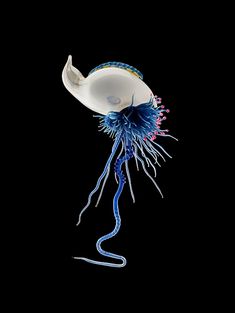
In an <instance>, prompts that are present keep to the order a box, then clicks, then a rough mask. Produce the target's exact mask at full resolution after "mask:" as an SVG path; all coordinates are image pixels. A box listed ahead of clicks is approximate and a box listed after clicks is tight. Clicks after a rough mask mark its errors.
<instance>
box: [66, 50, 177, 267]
mask: <svg viewBox="0 0 235 313" xmlns="http://www.w3.org/2000/svg"><path fill="white" fill-rule="evenodd" d="M62 79H63V82H64V85H65V87H66V88H67V89H68V91H69V92H70V93H71V94H72V95H74V96H75V97H76V98H77V99H78V100H79V101H80V102H81V103H83V104H84V105H85V106H87V107H88V108H89V109H91V110H93V111H95V112H96V113H98V114H97V115H95V117H98V118H99V123H100V125H99V128H100V131H103V132H104V133H106V134H108V135H109V136H110V137H111V138H112V139H113V140H114V143H113V147H112V151H111V153H110V156H109V158H108V160H107V162H106V164H105V167H104V170H103V172H102V173H101V175H100V177H99V179H98V181H97V184H96V186H95V188H94V189H93V190H92V191H91V192H90V194H89V196H88V201H87V204H86V205H85V206H84V208H83V209H82V210H81V212H80V214H79V218H78V222H77V225H79V224H80V223H81V217H82V216H83V214H84V212H85V211H86V210H87V208H88V207H89V206H90V204H91V201H92V197H93V196H94V195H95V193H97V192H98V191H99V195H98V199H97V202H96V207H97V206H98V203H99V201H100V199H101V196H102V193H103V190H104V188H105V184H106V182H107V179H108V176H109V174H110V170H111V166H112V162H113V163H114V165H113V166H114V175H115V179H116V181H117V183H118V186H117V191H116V193H115V194H114V198H113V214H114V218H115V222H116V223H115V227H114V229H113V230H112V231H111V232H110V233H108V234H107V235H104V236H102V237H101V238H100V239H98V241H97V243H96V248H97V250H98V252H99V253H100V254H101V255H103V256H105V257H109V258H111V259H115V260H118V261H119V262H118V263H115V262H102V261H96V260H92V259H88V258H85V257H74V258H75V259H78V260H83V261H86V262H89V263H92V264H96V265H103V266H109V267H116V268H119V267H123V266H125V265H126V262H127V261H126V259H125V257H123V256H121V255H118V254H114V253H111V252H108V251H105V250H104V249H103V248H102V243H103V242H104V241H105V240H108V239H110V238H112V237H114V236H115V235H116V234H117V233H118V231H119V229H120V227H121V217H120V213H119V206H118V201H119V198H120V196H121V193H122V191H123V188H124V185H125V183H126V182H128V184H129V190H130V193H131V196H132V199H133V202H135V195H134V191H133V188H132V183H131V175H130V172H129V168H128V162H129V161H130V160H131V159H134V160H135V163H136V167H137V170H139V167H142V169H143V171H144V172H145V174H146V175H147V176H148V177H149V179H150V180H151V181H152V183H153V184H154V186H155V187H156V189H157V190H158V192H159V193H160V195H161V196H162V197H163V194H162V192H161V190H160V188H159V186H158V185H157V183H156V181H155V179H154V177H156V168H155V166H156V164H157V165H158V166H160V159H162V160H163V161H166V159H165V158H166V156H167V157H170V158H171V156H170V155H169V154H168V153H167V152H166V151H165V149H164V148H163V147H162V146H161V145H160V144H159V143H158V140H157V139H158V137H160V136H161V137H171V138H173V139H175V140H177V139H176V138H175V137H173V136H171V135H170V134H169V133H168V130H167V129H162V122H163V121H164V120H165V119H166V114H167V113H169V109H165V106H164V105H162V104H161V101H162V99H161V98H160V97H157V96H154V95H153V93H152V91H151V90H150V89H149V87H148V86H147V85H146V84H145V83H144V82H143V75H142V74H141V73H140V72H139V71H138V70H137V69H136V68H134V67H132V66H129V65H127V64H124V63H121V62H108V63H104V64H101V65H99V66H97V67H96V68H94V69H93V70H92V71H91V72H90V73H89V75H88V76H87V77H86V78H85V77H84V76H83V75H82V74H81V73H80V72H79V71H78V70H77V69H76V68H75V67H73V65H72V57H71V56H69V58H68V61H67V63H66V65H65V67H64V70H63V73H62ZM147 167H148V168H151V169H152V171H153V176H154V177H153V176H152V175H151V174H150V172H149V170H148V169H147Z"/></svg>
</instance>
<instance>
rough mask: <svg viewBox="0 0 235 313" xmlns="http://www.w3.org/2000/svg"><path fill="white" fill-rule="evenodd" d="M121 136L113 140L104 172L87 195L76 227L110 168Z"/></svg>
mask: <svg viewBox="0 0 235 313" xmlns="http://www.w3.org/2000/svg"><path fill="white" fill-rule="evenodd" d="M121 136H122V133H120V134H119V135H118V136H117V138H116V139H115V142H114V144H113V148H112V153H111V154H110V156H109V158H108V161H107V163H106V165H105V167H104V170H103V172H102V174H101V175H100V177H99V179H98V181H97V183H96V186H95V188H94V189H93V190H92V191H91V192H90V194H89V196H88V201H87V204H86V205H85V207H84V208H83V209H82V211H81V212H80V214H79V217H78V222H77V224H76V225H77V226H78V225H79V224H80V223H81V216H82V214H83V213H84V211H85V210H86V209H87V208H88V207H89V205H90V203H91V198H92V196H93V195H94V193H96V191H97V190H98V189H99V187H100V183H101V181H102V179H103V178H104V177H105V175H106V173H107V171H108V168H109V166H110V163H111V161H112V159H113V157H114V155H115V153H116V151H117V148H118V146H119V144H120V141H121Z"/></svg>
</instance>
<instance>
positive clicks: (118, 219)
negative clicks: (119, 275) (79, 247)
mask: <svg viewBox="0 0 235 313" xmlns="http://www.w3.org/2000/svg"><path fill="white" fill-rule="evenodd" d="M125 152H126V154H125V155H124V156H122V157H120V158H118V159H117V160H116V163H115V167H114V168H115V172H116V173H117V176H118V180H119V182H118V189H117V191H116V194H115V196H114V198H113V213H114V217H115V222H116V223H115V227H114V230H113V231H112V232H110V233H109V234H107V235H104V236H102V237H101V238H100V239H98V241H97V243H96V248H97V250H98V252H99V253H100V254H102V255H104V256H107V257H110V258H113V259H117V260H121V261H122V263H120V264H115V263H110V262H100V261H95V260H91V259H88V258H82V257H75V259H79V260H83V261H86V262H89V263H93V264H97V265H103V266H109V267H123V266H125V265H126V259H125V258H124V257H123V256H121V255H118V254H114V253H111V252H107V251H105V250H103V249H102V248H101V243H102V242H103V241H105V240H108V239H110V238H112V237H114V236H115V235H116V234H117V233H118V231H119V229H120V227H121V217H120V214H119V207H118V200H119V198H120V195H121V193H122V191H123V187H124V184H125V182H126V178H125V175H124V174H123V171H122V168H121V167H122V164H123V163H124V162H125V161H127V160H129V159H130V158H131V157H133V149H132V147H130V146H127V147H126V149H125Z"/></svg>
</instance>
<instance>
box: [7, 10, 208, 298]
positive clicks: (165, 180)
mask: <svg viewBox="0 0 235 313" xmlns="http://www.w3.org/2000/svg"><path fill="white" fill-rule="evenodd" d="M71 10H72V9H71V8H70V10H67V11H66V9H65V10H64V15H63V14H62V15H60V16H57V14H56V13H54V14H52V15H51V14H50V13H49V12H47V11H46V13H45V12H44V13H45V14H42V15H41V16H40V15H39V17H37V18H36V16H35V19H36V24H37V26H34V25H35V24H34V23H35V21H33V18H30V21H29V22H28V24H27V23H26V25H24V26H23V27H22V29H20V31H19V33H20V34H19V38H20V40H19V38H18V40H15V41H14V40H13V39H12V38H13V37H11V41H13V48H12V50H11V51H12V53H13V57H12V59H11V67H10V68H11V69H13V68H17V69H18V71H19V73H21V74H20V75H19V76H18V77H17V79H18V81H19V86H20V88H19V91H18V90H17V91H18V93H17V97H18V98H19V99H20V101H19V102H20V103H21V106H18V103H19V102H17V103H14V105H12V107H11V110H13V109H14V114H13V116H11V119H12V121H13V120H15V121H17V123H16V124H15V125H19V126H20V127H19V128H18V130H19V131H17V132H14V143H15V153H17V155H18V158H17V160H16V159H15V157H14V156H15V153H13V154H11V158H10V159H11V160H12V161H14V167H15V174H16V175H15V177H16V178H15V179H14V184H15V185H16V189H17V192H16V193H15V196H14V200H16V203H17V204H18V205H17V208H16V210H15V209H14V210H13V211H11V212H10V213H11V214H12V216H13V217H12V218H11V221H10V223H11V224H10V225H9V227H8V229H9V230H8V231H9V233H11V231H12V230H13V229H14V235H13V245H11V248H10V250H11V253H12V252H13V254H14V255H17V256H19V259H18V261H17V265H16V264H15V263H14V261H13V265H12V269H13V268H14V270H15V271H14V272H16V273H17V274H19V276H20V278H24V279H26V277H27V278H29V283H28V285H29V286H31V285H33V286H36V285H37V284H38V285H40V286H42V288H43V290H46V289H48V290H50V288H51V290H55V289H57V290H58V292H60V291H62V293H63V291H64V290H66V289H67V290H68V291H72V290H73V293H76V292H77V293H82V294H86V293H89V292H91V293H92V295H94V294H95V293H96V292H98V293H99V292H100V289H102V288H105V290H106V291H109V288H115V290H116V288H118V287H115V286H119V283H120V286H122V287H121V288H122V289H121V290H119V296H121V297H125V296H126V295H127V294H128V290H133V291H134V292H136V295H137V296H138V295H141V294H142V293H144V292H148V293H149V294H151V292H153V294H154V295H156V294H157V295H158V297H161V295H163V296H164V297H165V296H167V294H168V293H169V291H170V290H172V294H178V293H179V294H181V296H182V295H187V297H190V296H191V295H192V294H193V293H191V291H190V290H191V289H190V288H192V286H195V284H196V283H198V282H199V281H200V280H201V279H202V277H203V281H204V284H206V283H207V281H208V280H209V278H207V275H208V274H207V273H208V272H210V269H209V264H208V263H207V258H206V256H207V255H208V251H209V250H210V247H211V242H210V234H209V235H208V234H207V230H206V229H207V228H206V226H207V225H208V224H207V223H208V213H205V210H204V207H205V198H204V196H205V194H206V190H205V188H201V189H200V186H199V183H198V177H200V178H202V177H201V175H200V172H199V169H200V165H199V163H200V158H201V154H200V153H199V151H198V150H197V149H196V148H197V147H198V141H200V137H198V136H197V129H198V116H197V114H196V113H195V108H196V107H197V105H198V85H199V82H200V79H199V78H198V74H200V71H199V67H198V66H199V63H200V62H199V57H198V56H199V55H200V53H201V51H200V46H199V45H198V35H197V25H196V24H194V19H193V18H194V17H193V15H192V12H191V11H190V12H191V13H190V12H189V14H187V15H186V14H183V13H182V12H181V9H180V8H178V11H174V8H173V9H172V10H170V11H169V10H164V11H162V10H160V11H159V12H158V11H155V10H154V9H151V8H150V7H148V6H146V7H145V6H143V7H140V8H139V10H138V12H135V13H133V12H132V11H131V10H130V11H126V10H124V9H122V10H121V9H119V10H110V9H109V10H107V8H106V10H105V12H104V10H102V9H101V10H99V11H97V12H96V11H92V12H90V10H88V9H87V10H82V9H80V10H78V11H76V10H74V11H73V10H72V12H71ZM77 14H78V17H76V16H77ZM81 15H82V16H83V18H82V17H81ZM29 29H30V31H29ZM14 35H15V37H14V38H16V37H17V36H18V33H17V34H14ZM6 52H7V49H6ZM68 55H72V56H73V64H74V66H75V67H77V68H78V69H79V70H80V71H81V72H82V73H83V75H84V76H87V74H88V73H89V71H90V70H91V69H93V68H94V67H95V66H97V65H99V64H101V63H103V62H108V61H120V62H124V63H127V64H130V65H132V66H134V67H136V68H137V69H138V70H140V71H141V72H142V73H143V74H144V81H145V82H146V84H147V85H148V86H149V87H150V88H151V89H152V90H153V92H154V93H155V94H157V95H158V96H160V97H162V98H163V103H164V104H165V105H166V106H167V107H168V108H169V109H170V111H171V112H170V114H169V115H168V119H167V120H166V122H165V125H166V127H167V128H169V129H170V132H171V134H172V135H173V136H175V137H177V138H178V139H179V141H178V142H175V141H174V140H171V139H170V138H166V139H164V140H161V142H162V145H163V146H164V148H166V150H167V151H168V152H169V153H170V154H171V155H172V156H173V158H172V159H167V162H166V163H164V162H161V164H162V167H161V168H158V169H157V172H158V176H157V183H158V184H159V186H160V188H161V190H162V192H163V194H164V199H161V197H160V195H159V193H158V192H157V190H156V189H155V188H154V186H153V185H152V183H151V181H150V180H149V179H148V178H147V177H146V176H145V174H144V173H143V172H142V171H140V172H137V171H136V168H135V164H134V162H133V161H131V162H130V163H131V164H130V172H131V176H132V182H133V189H134V192H135V195H136V203H135V204H133V203H132V200H131V197H130V194H129V192H128V186H127V185H126V186H125V190H124V192H123V194H122V196H121V198H120V214H121V217H122V227H121V231H120V232H119V234H118V235H117V236H116V237H115V238H113V239H111V240H109V241H107V242H105V243H104V244H103V247H104V249H107V250H108V251H111V252H114V253H117V254H121V255H123V256H125V257H126V258H127V266H126V267H124V268H121V269H116V268H107V267H102V266H96V265H92V264H88V263H85V262H83V261H77V260H74V259H73V258H72V256H84V257H88V258H92V259H93V258H94V259H97V260H105V259H104V258H102V257H101V256H100V255H99V254H98V252H97V251H96V248H95V243H96V241H97V239H98V238H100V237H101V236H102V235H104V234H106V233H108V232H110V231H111V230H112V229H113V227H114V218H113V214H112V197H113V195H114V193H115V191H116V187H117V186H116V184H115V182H114V177H113V175H112V174H111V175H110V178H109V180H108V183H107V185H106V189H105V192H104V194H103V197H102V200H101V202H100V205H99V207H98V208H95V207H94V204H95V200H93V201H92V205H91V206H90V207H89V209H88V210H87V211H86V213H85V214H84V215H83V220H82V223H81V225H80V226H79V227H76V226H75V224H76V222H77V218H78V215H79V212H80V210H81V209H82V207H83V206H84V204H85V203H86V200H87V196H88V194H89V192H90V191H91V190H92V189H93V188H94V186H95V184H96V181H97V179H98V177H99V175H100V173H101V171H102V169H103V167H104V165H105V162H106V160H107V158H108V156H109V154H110V151H111V147H112V140H111V139H110V138H109V137H108V136H106V135H105V134H103V133H101V132H98V120H97V119H95V118H93V117H92V115H93V112H92V111H90V110H89V109H87V108H86V107H85V106H83V105H82V104H81V103H79V101H78V100H76V99H75V98H74V97H73V96H72V95H71V94H69V92H68V91H67V90H66V89H65V87H64V86H63V83H62V79H61V73H62V70H63V67H64V65H65V63H66V61H67V57H68ZM195 56H197V57H195ZM19 59H20V60H21V62H19ZM11 73H12V72H11ZM22 85H23V87H22ZM13 122H14V121H13ZM195 147H196V148H195ZM205 162H207V160H205ZM12 163H13V162H12ZM14 167H13V171H14ZM203 183H204V184H206V178H204V181H203ZM94 199H95V197H94ZM202 199H203V201H204V202H203V201H202ZM202 203H204V205H203V206H202ZM13 212H14V213H13ZM209 242H210V245H209V244H208V243H209ZM202 273H204V274H202ZM207 279H208V280H207ZM20 281H21V279H19V280H18V283H19V282H20ZM151 284H153V286H154V288H153V287H150V285H151ZM19 285H20V283H19ZM50 286H51V287H50ZM109 286H110V287H109ZM111 286H114V287H111ZM68 293H69V292H68ZM71 297H72V295H71ZM128 297H129V301H130V302H131V301H132V300H133V301H135V299H134V297H133V299H132V297H131V296H130V295H128ZM73 299H74V300H76V297H75V298H73ZM122 299H123V298H122ZM144 299H145V300H146V299H147V298H144Z"/></svg>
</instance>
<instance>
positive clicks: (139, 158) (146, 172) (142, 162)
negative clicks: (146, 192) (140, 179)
mask: <svg viewBox="0 0 235 313" xmlns="http://www.w3.org/2000/svg"><path fill="white" fill-rule="evenodd" d="M135 155H136V157H137V159H138V160H139V161H140V163H141V165H142V167H143V170H144V172H145V174H146V175H147V176H148V177H149V178H150V179H151V181H152V182H153V184H154V185H155V187H156V188H157V190H158V191H159V193H160V195H161V196H162V198H163V194H162V192H161V189H160V188H159V187H158V185H157V183H156V182H155V180H154V179H153V178H152V176H151V175H150V174H149V172H148V171H147V170H146V167H145V164H144V161H143V160H142V159H141V157H139V156H138V154H136V153H135Z"/></svg>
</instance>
